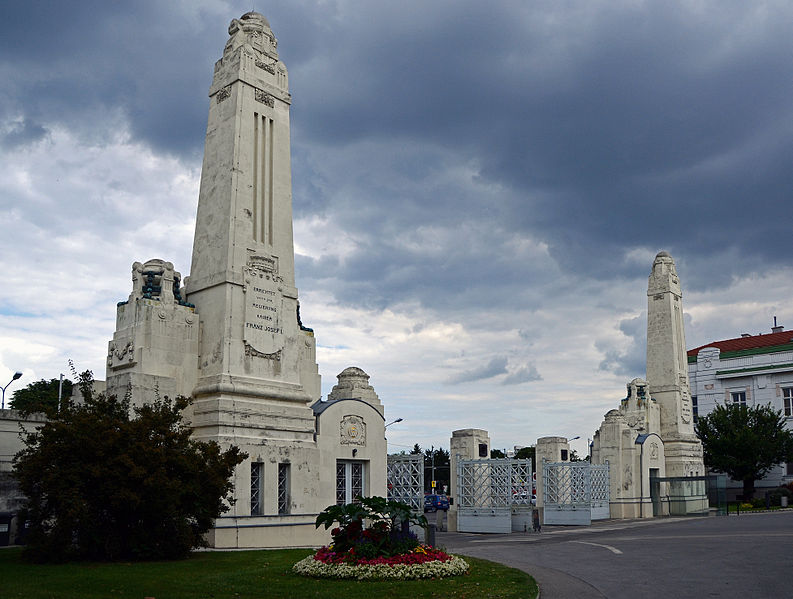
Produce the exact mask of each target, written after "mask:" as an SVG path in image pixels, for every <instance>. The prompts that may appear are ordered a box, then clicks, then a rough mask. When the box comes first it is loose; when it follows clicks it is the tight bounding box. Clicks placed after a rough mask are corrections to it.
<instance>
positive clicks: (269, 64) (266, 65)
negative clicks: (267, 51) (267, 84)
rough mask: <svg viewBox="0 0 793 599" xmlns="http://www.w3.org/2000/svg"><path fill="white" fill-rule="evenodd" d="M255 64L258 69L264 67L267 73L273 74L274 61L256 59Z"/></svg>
mask: <svg viewBox="0 0 793 599" xmlns="http://www.w3.org/2000/svg"><path fill="white" fill-rule="evenodd" d="M256 66H257V67H259V68H260V69H264V70H265V71H267V72H268V73H270V74H272V75H275V61H273V62H264V61H263V60H257V61H256Z"/></svg>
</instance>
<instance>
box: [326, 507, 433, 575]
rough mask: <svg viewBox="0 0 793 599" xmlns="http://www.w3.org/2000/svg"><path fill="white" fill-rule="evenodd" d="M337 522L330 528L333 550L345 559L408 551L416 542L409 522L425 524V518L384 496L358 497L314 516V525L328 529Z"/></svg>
mask: <svg viewBox="0 0 793 599" xmlns="http://www.w3.org/2000/svg"><path fill="white" fill-rule="evenodd" d="M336 523H338V526H336V527H335V528H333V530H331V531H330V534H331V537H332V538H333V545H332V548H333V552H334V553H336V554H338V555H340V556H344V559H347V560H348V561H354V560H355V559H356V558H358V557H360V558H364V559H371V558H375V557H390V556H394V555H400V554H403V553H409V552H410V551H412V550H413V549H415V548H416V547H417V546H418V544H419V541H418V539H417V538H416V535H414V534H413V533H411V532H410V524H411V523H412V524H418V525H419V526H421V527H422V528H426V527H427V519H426V518H425V517H424V516H423V515H419V516H417V515H415V514H413V511H412V510H411V509H410V506H409V505H407V504H405V503H401V502H399V501H388V500H387V499H385V498H384V497H359V498H358V501H357V502H355V503H348V504H344V505H331V506H328V507H327V508H325V509H324V510H323V511H322V512H321V513H320V514H319V515H318V516H317V520H316V527H317V528H319V527H320V526H324V527H325V530H327V529H328V528H330V527H331V526H333V525H334V524H336ZM365 523H368V526H365Z"/></svg>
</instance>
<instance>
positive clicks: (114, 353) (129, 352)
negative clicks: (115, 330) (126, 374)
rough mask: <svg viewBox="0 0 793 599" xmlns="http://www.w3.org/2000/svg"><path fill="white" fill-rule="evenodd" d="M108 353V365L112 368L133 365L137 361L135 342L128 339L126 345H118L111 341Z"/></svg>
mask: <svg viewBox="0 0 793 599" xmlns="http://www.w3.org/2000/svg"><path fill="white" fill-rule="evenodd" d="M109 350H110V351H109V352H108V354H107V365H108V366H109V367H111V368H121V367H124V366H132V365H133V364H134V363H135V344H134V343H133V342H132V341H127V343H126V344H125V345H123V346H122V345H120V344H119V345H116V343H113V342H111V343H110V348H109Z"/></svg>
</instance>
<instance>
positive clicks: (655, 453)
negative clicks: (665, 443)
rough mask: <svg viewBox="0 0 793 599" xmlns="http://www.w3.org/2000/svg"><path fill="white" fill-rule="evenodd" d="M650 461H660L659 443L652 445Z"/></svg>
mask: <svg viewBox="0 0 793 599" xmlns="http://www.w3.org/2000/svg"><path fill="white" fill-rule="evenodd" d="M650 459H652V460H657V459H658V443H651V444H650Z"/></svg>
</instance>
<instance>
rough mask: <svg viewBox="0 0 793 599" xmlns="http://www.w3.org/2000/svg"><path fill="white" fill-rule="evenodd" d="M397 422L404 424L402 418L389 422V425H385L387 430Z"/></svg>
mask: <svg viewBox="0 0 793 599" xmlns="http://www.w3.org/2000/svg"><path fill="white" fill-rule="evenodd" d="M397 422H402V419H401V418H397V419H396V420H394V421H393V422H389V423H388V424H386V425H385V428H388V427H389V426H391V425H392V424H396V423H397Z"/></svg>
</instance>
